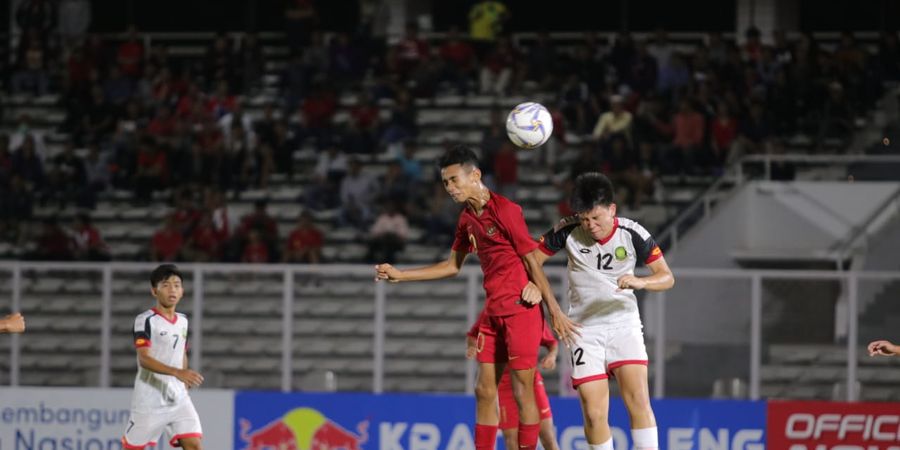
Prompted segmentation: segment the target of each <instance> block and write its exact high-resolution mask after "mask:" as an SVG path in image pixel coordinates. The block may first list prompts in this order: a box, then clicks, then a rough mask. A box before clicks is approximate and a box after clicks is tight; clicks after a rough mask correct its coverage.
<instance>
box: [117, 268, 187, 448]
mask: <svg viewBox="0 0 900 450" xmlns="http://www.w3.org/2000/svg"><path fill="white" fill-rule="evenodd" d="M183 283H184V278H183V277H182V276H181V272H179V271H178V268H177V267H175V266H174V265H173V264H163V265H161V266H159V267H157V268H156V269H155V270H154V271H153V272H152V273H151V274H150V286H151V287H150V293H151V294H153V297H155V298H156V306H155V307H153V308H151V309H149V310H147V311H144V312H142V313H140V314H138V316H137V318H136V319H135V321H134V347H135V349H137V360H138V371H137V376H136V377H135V379H134V393H133V394H132V396H131V417H130V418H129V420H128V425H127V427H126V429H125V435H124V436H123V437H122V447H123V448H124V449H126V450H133V449H143V448H145V447H147V446H155V445H156V441H157V440H158V439H159V437H160V435H162V433H163V431H165V432H166V434H167V435H168V436H169V437H170V440H169V444H170V445H172V446H174V447H183V448H184V449H185V450H200V449H201V445H200V439H201V438H202V437H203V430H202V429H201V427H200V417H199V416H198V415H197V410H196V409H194V404H193V403H192V402H191V398H190V397H189V396H188V391H187V390H188V388H192V387H196V386H199V385H200V383H202V382H203V376H201V375H200V374H199V373H197V372H195V371H193V370H190V369H188V364H187V361H188V360H187V352H186V349H187V346H186V344H187V342H186V341H187V333H188V320H187V317H186V316H185V315H184V314H181V313H178V312H175V306H176V305H177V304H178V302H179V301H181V297H182V296H183V295H184V286H183Z"/></svg>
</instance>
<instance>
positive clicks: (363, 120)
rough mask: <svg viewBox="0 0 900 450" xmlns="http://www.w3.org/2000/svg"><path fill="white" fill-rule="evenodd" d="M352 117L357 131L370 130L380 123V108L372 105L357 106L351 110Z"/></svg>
mask: <svg viewBox="0 0 900 450" xmlns="http://www.w3.org/2000/svg"><path fill="white" fill-rule="evenodd" d="M350 116H351V117H353V123H354V124H355V125H356V128H357V129H359V130H368V129H369V128H371V127H372V125H374V124H375V123H377V122H378V107H377V106H375V105H373V104H371V103H366V104H361V105H356V106H354V107H353V109H352V110H350Z"/></svg>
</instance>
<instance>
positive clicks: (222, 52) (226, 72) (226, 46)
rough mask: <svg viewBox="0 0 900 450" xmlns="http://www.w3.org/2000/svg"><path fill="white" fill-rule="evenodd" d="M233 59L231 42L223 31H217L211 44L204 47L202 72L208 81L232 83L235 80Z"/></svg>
mask: <svg viewBox="0 0 900 450" xmlns="http://www.w3.org/2000/svg"><path fill="white" fill-rule="evenodd" d="M234 68H235V60H234V54H233V53H232V49H231V43H230V42H229V41H228V36H227V35H225V33H222V32H219V33H217V34H216V37H215V39H213V42H212V44H211V45H210V46H209V47H208V48H207V49H206V56H205V60H204V72H205V73H206V79H207V80H209V81H210V82H212V81H215V82H222V81H224V82H226V83H228V84H229V85H234V82H235V78H236V77H235V70H234Z"/></svg>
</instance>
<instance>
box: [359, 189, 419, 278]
mask: <svg viewBox="0 0 900 450" xmlns="http://www.w3.org/2000/svg"><path fill="white" fill-rule="evenodd" d="M408 237H409V223H408V222H407V220H406V216H405V215H404V214H403V212H402V211H401V210H400V208H399V205H398V204H397V203H396V202H392V201H389V202H387V203H386V204H385V207H384V210H383V211H382V213H381V214H379V215H378V218H377V219H375V223H374V224H372V228H370V229H369V252H368V254H367V255H366V261H367V262H370V263H374V262H379V261H385V262H387V263H389V264H393V263H394V262H396V260H397V258H396V256H397V253H398V252H400V251H403V248H404V247H405V246H406V239H407V238H408Z"/></svg>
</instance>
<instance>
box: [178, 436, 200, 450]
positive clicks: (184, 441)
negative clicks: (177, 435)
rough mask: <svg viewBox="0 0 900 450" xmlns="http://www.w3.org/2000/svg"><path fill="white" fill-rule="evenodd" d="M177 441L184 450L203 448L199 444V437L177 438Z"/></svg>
mask: <svg viewBox="0 0 900 450" xmlns="http://www.w3.org/2000/svg"><path fill="white" fill-rule="evenodd" d="M179 442H180V443H181V448H183V449H184V450H203V446H202V445H201V444H200V438H196V437H190V438H181V439H179Z"/></svg>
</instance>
